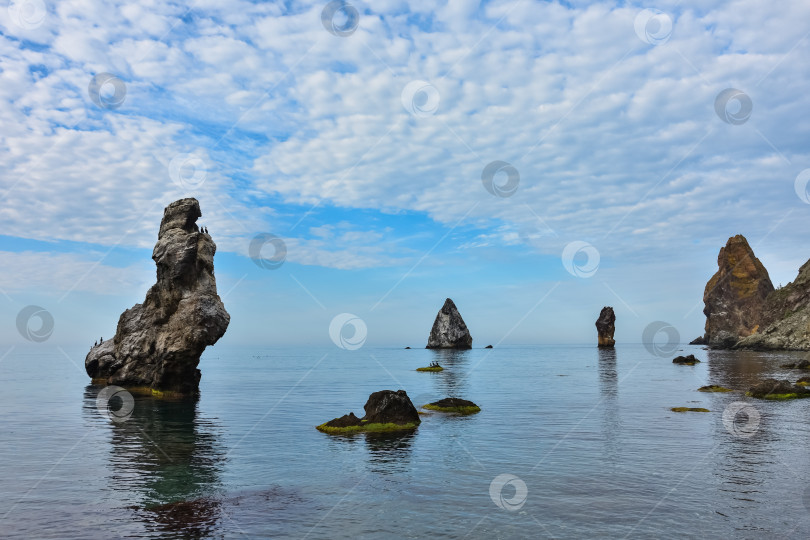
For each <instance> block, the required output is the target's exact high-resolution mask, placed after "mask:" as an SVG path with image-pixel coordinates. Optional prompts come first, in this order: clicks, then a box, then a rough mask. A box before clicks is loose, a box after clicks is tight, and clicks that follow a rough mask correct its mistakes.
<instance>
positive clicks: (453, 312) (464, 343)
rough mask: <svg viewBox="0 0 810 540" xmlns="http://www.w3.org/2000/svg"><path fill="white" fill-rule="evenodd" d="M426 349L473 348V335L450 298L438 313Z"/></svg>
mask: <svg viewBox="0 0 810 540" xmlns="http://www.w3.org/2000/svg"><path fill="white" fill-rule="evenodd" d="M425 348H426V349H472V336H470V331H469V330H467V325H466V324H464V319H462V318H461V314H460V313H459V312H458V309H457V308H456V305H455V304H454V303H453V301H452V300H450V299H449V298H448V299H447V300H445V301H444V305H443V306H442V309H440V310H439V313H438V314H437V315H436V320H435V321H434V322H433V328H432V329H431V330H430V337H429V338H428V344H427V347H425Z"/></svg>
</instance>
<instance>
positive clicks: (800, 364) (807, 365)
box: [781, 360, 810, 369]
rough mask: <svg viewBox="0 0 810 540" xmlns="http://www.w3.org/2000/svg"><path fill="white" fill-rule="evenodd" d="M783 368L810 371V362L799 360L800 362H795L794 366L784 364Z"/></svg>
mask: <svg viewBox="0 0 810 540" xmlns="http://www.w3.org/2000/svg"><path fill="white" fill-rule="evenodd" d="M781 367H783V368H786V369H810V361H808V360H799V361H798V362H794V363H792V364H782V366H781Z"/></svg>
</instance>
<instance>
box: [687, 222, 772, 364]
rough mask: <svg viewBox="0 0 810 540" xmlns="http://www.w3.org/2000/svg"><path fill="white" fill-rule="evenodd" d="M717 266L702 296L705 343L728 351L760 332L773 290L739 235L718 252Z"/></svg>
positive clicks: (759, 263)
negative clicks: (768, 298) (765, 307)
mask: <svg viewBox="0 0 810 540" xmlns="http://www.w3.org/2000/svg"><path fill="white" fill-rule="evenodd" d="M717 265H718V267H719V268H718V270H717V273H716V274H714V276H712V278H711V279H710V280H709V282H708V283H707V284H706V289H705V291H704V293H703V303H704V304H705V307H704V308H703V313H704V314H705V315H706V335H705V341H706V343H707V344H708V345H709V346H710V347H713V348H729V347H732V346H733V345H734V344H735V343H737V341H739V340H740V338H744V337H746V336H750V335H751V334H754V333H755V332H756V331H757V330H758V329H759V327H760V324H761V322H762V312H763V305H764V303H765V299H766V298H767V297H768V295H770V294H771V293H772V292H773V290H774V288H773V283H771V278H770V277H769V276H768V271H767V270H766V269H765V267H764V266H763V265H762V263H761V262H759V259H757V258H756V256H755V255H754V252H753V250H752V249H751V246H749V245H748V241H747V240H746V239H745V237H743V236H742V235H739V234H738V235H737V236H733V237H731V238H729V240H728V243H727V244H726V247H724V248H721V249H720V254H719V255H718V256H717Z"/></svg>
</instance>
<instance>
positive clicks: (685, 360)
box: [672, 354, 700, 366]
mask: <svg viewBox="0 0 810 540" xmlns="http://www.w3.org/2000/svg"><path fill="white" fill-rule="evenodd" d="M672 363H673V364H680V365H682V366H694V365H695V364H699V363H700V360H698V359H697V358H695V355H694V354H690V355H687V356H676V357H675V358H673V359H672Z"/></svg>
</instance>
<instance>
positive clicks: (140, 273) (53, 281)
mask: <svg viewBox="0 0 810 540" xmlns="http://www.w3.org/2000/svg"><path fill="white" fill-rule="evenodd" d="M102 255H103V254H98V257H97V258H95V259H91V258H88V257H87V256H84V257H82V256H80V255H76V254H70V253H60V254H55V253H38V252H32V251H26V252H8V251H2V252H0V289H2V290H3V291H4V292H5V293H7V294H11V295H14V294H15V293H17V292H20V291H51V292H58V293H60V294H62V295H64V294H65V293H73V292H76V293H81V292H90V293H95V294H105V295H112V294H120V293H121V291H123V290H131V289H135V290H142V291H143V292H144V293H145V292H146V290H147V289H148V288H149V287H150V286H151V285H152V284H153V283H154V281H155V269H154V264H152V263H151V261H145V262H144V263H138V264H134V265H131V266H127V267H123V268H121V267H115V266H109V265H106V264H104V262H103V257H102Z"/></svg>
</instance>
